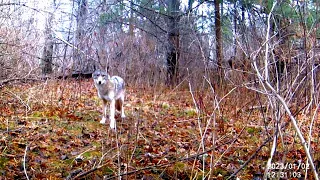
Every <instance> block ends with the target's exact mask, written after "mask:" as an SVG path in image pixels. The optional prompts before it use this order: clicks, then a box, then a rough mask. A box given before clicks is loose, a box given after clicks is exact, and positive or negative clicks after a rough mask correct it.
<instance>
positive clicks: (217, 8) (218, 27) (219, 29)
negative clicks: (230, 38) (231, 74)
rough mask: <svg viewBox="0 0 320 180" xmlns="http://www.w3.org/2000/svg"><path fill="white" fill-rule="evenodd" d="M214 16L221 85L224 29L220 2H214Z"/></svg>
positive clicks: (217, 0) (215, 0)
mask: <svg viewBox="0 0 320 180" xmlns="http://www.w3.org/2000/svg"><path fill="white" fill-rule="evenodd" d="M214 8H215V9H214V14H215V28H216V29H215V33H216V56H217V64H218V72H219V83H221V82H222V60H223V52H222V48H223V47H222V27H221V15H220V2H219V0H214Z"/></svg>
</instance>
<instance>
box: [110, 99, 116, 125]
mask: <svg viewBox="0 0 320 180" xmlns="http://www.w3.org/2000/svg"><path fill="white" fill-rule="evenodd" d="M115 106H116V100H115V99H112V100H111V102H110V128H111V129H116V120H115V118H114V115H115V110H116V107H115Z"/></svg>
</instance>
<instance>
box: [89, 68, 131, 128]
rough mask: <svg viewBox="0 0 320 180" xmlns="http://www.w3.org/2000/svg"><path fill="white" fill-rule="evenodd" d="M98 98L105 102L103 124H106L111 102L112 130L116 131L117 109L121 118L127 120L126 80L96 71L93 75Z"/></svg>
mask: <svg viewBox="0 0 320 180" xmlns="http://www.w3.org/2000/svg"><path fill="white" fill-rule="evenodd" d="M92 78H93V80H94V85H95V86H96V88H97V91H98V96H99V98H100V99H102V102H103V117H102V120H101V121H100V123H101V124H104V123H106V116H107V101H110V116H109V118H110V128H111V129H114V130H115V129H116V121H115V117H114V115H115V109H117V110H118V111H119V112H121V118H125V114H124V109H123V103H124V96H125V84H124V80H123V79H122V78H121V77H119V76H112V77H110V76H109V74H108V73H107V72H106V71H103V70H96V71H95V72H94V73H93V74H92Z"/></svg>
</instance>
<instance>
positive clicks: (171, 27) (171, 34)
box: [167, 0, 180, 86]
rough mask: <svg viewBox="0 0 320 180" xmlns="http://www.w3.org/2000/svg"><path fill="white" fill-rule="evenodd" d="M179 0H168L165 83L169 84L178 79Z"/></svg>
mask: <svg viewBox="0 0 320 180" xmlns="http://www.w3.org/2000/svg"><path fill="white" fill-rule="evenodd" d="M179 6H180V2H179V0H169V10H170V17H169V19H168V52H167V83H168V84H170V85H171V86H173V85H175V84H176V83H177V81H178V66H179V56H180V52H179V51H180V47H179V46H180V44H179V27H178V23H179V19H180V18H179V14H178V13H179V11H180V10H179Z"/></svg>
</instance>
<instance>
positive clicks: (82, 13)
mask: <svg viewBox="0 0 320 180" xmlns="http://www.w3.org/2000/svg"><path fill="white" fill-rule="evenodd" d="M86 18H87V0H79V2H78V12H77V31H76V47H77V49H75V53H74V55H75V56H74V61H75V62H74V64H75V66H74V67H73V70H74V71H76V73H80V72H83V71H85V69H86V67H85V66H86V65H85V62H86V57H85V56H84V54H83V53H82V52H83V49H84V36H85V24H86Z"/></svg>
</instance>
